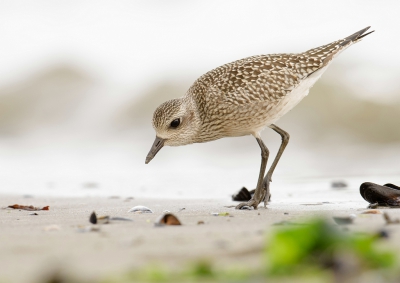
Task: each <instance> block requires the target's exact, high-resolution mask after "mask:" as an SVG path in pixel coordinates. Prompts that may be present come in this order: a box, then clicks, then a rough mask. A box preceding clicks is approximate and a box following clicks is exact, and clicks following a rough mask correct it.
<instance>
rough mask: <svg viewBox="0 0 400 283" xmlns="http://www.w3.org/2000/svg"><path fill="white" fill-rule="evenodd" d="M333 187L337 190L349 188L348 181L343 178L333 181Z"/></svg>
mask: <svg viewBox="0 0 400 283" xmlns="http://www.w3.org/2000/svg"><path fill="white" fill-rule="evenodd" d="M331 188H332V189H335V190H343V189H345V188H347V183H346V182H345V181H342V180H336V181H332V183H331Z"/></svg>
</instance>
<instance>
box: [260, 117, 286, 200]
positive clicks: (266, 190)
mask: <svg viewBox="0 0 400 283" xmlns="http://www.w3.org/2000/svg"><path fill="white" fill-rule="evenodd" d="M269 127H270V128H271V129H273V130H274V131H275V132H277V133H278V134H279V135H280V136H281V137H282V143H281V146H280V147H279V150H278V153H277V154H276V157H275V159H274V162H272V165H271V167H270V168H269V170H268V173H267V176H265V179H264V181H263V188H264V195H265V198H264V207H265V206H267V204H268V201H269V197H270V191H269V183H270V182H272V174H273V173H274V170H275V167H276V165H277V164H278V161H279V159H280V158H281V156H282V153H283V151H284V150H285V148H286V146H287V144H288V143H289V138H290V135H289V134H288V133H287V132H285V131H284V130H282V129H281V128H279V127H278V126H276V125H274V124H271V125H270V126H269Z"/></svg>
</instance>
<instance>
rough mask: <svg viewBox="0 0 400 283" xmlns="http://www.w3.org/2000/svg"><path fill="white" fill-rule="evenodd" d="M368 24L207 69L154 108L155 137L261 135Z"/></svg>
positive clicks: (168, 141) (187, 139)
mask: <svg viewBox="0 0 400 283" xmlns="http://www.w3.org/2000/svg"><path fill="white" fill-rule="evenodd" d="M368 28H369V27H368ZM368 28H365V29H362V30H360V31H359V32H356V33H354V34H352V35H350V36H348V37H346V38H344V39H341V40H337V41H335V42H332V43H330V44H326V45H323V46H320V47H317V48H313V49H310V50H308V51H306V52H303V53H296V54H270V55H258V56H252V57H248V58H244V59H241V60H237V61H234V62H231V63H228V64H225V65H223V66H220V67H218V68H216V69H214V70H211V71H209V72H208V73H206V74H204V75H203V76H201V77H200V78H198V79H197V80H196V81H195V82H194V84H193V85H192V86H191V87H190V89H189V90H188V91H187V93H186V94H185V95H184V96H183V97H182V98H179V99H174V100H171V101H168V102H165V103H164V104H162V105H160V106H159V107H158V108H157V109H156V111H155V113H154V116H153V127H154V129H155V130H156V132H157V137H159V138H161V139H162V140H163V142H164V144H165V145H172V146H176V145H185V144H190V143H199V142H207V141H212V140H216V139H219V138H223V137H233V136H243V135H253V136H255V137H256V138H260V132H261V131H262V130H263V129H264V128H265V127H267V126H271V125H273V123H274V122H275V121H277V120H278V119H279V118H280V117H282V116H283V115H284V114H285V113H287V112H288V111H289V110H291V109H292V108H293V107H294V106H295V105H297V103H298V102H300V101H301V99H303V98H304V97H305V96H306V95H307V94H308V91H309V89H310V88H311V87H312V86H313V85H314V83H315V82H316V81H317V80H318V79H319V77H320V76H321V75H322V73H323V72H324V71H325V70H326V68H327V66H328V65H329V64H330V62H331V61H332V59H333V58H334V57H335V56H336V55H338V54H339V53H340V52H341V51H343V50H344V49H346V48H347V47H349V46H350V45H352V44H353V43H355V42H358V41H359V40H361V39H362V38H363V37H364V36H366V35H367V34H369V33H367V34H364V32H365V31H366V30H368ZM174 119H180V122H181V123H180V125H179V127H177V128H171V126H170V123H171V121H173V120H174ZM274 127H276V126H274ZM260 146H261V145H260ZM262 149H263V148H262ZM149 154H150V153H149ZM154 155H155V154H154ZM151 158H152V157H151ZM150 160H151V159H149V160H148V161H150ZM148 161H146V162H148Z"/></svg>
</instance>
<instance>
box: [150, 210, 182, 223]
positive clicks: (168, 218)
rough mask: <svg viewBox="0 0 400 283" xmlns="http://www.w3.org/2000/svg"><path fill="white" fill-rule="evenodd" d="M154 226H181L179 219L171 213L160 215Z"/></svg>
mask: <svg viewBox="0 0 400 283" xmlns="http://www.w3.org/2000/svg"><path fill="white" fill-rule="evenodd" d="M155 225H156V226H163V225H182V224H181V222H180V221H179V219H178V218H177V217H176V216H175V215H173V214H171V213H166V214H163V215H161V216H160V217H159V218H158V219H157V220H156V223H155Z"/></svg>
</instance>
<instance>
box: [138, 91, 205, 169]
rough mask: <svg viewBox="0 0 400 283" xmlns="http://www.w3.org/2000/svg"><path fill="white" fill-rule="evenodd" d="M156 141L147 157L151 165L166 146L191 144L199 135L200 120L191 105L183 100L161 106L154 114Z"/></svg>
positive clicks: (168, 102)
mask: <svg viewBox="0 0 400 283" xmlns="http://www.w3.org/2000/svg"><path fill="white" fill-rule="evenodd" d="M153 128H154V130H155V131H156V140H155V141H154V143H153V146H152V147H151V149H150V152H149V154H148V155H147V157H146V164H147V163H149V162H150V161H151V160H152V159H153V158H154V156H155V155H156V154H157V152H158V151H159V150H160V149H161V148H162V147H163V146H164V145H169V146H179V145H186V144H191V143H193V142H194V139H195V137H196V135H197V133H198V128H199V127H198V118H197V115H196V113H195V111H194V110H193V107H191V103H190V102H188V101H186V100H184V99H183V98H179V99H172V100H169V101H167V102H164V103H163V104H161V105H160V106H159V107H158V108H157V109H156V111H154V114H153Z"/></svg>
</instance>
